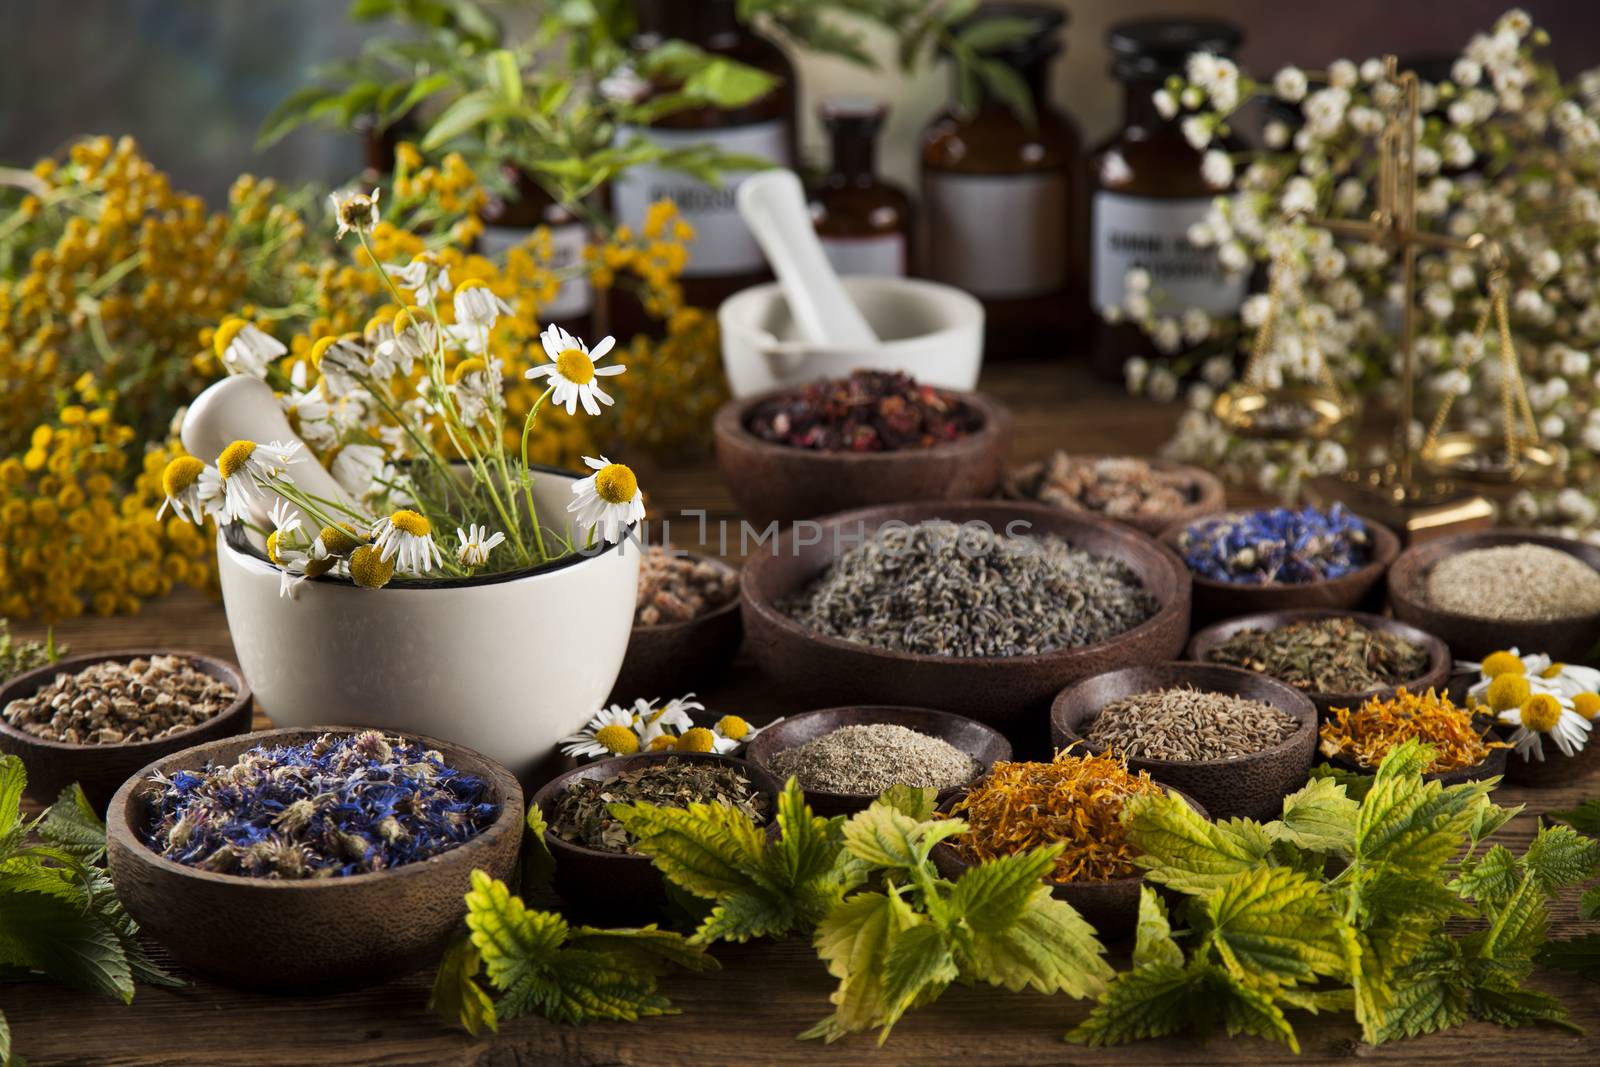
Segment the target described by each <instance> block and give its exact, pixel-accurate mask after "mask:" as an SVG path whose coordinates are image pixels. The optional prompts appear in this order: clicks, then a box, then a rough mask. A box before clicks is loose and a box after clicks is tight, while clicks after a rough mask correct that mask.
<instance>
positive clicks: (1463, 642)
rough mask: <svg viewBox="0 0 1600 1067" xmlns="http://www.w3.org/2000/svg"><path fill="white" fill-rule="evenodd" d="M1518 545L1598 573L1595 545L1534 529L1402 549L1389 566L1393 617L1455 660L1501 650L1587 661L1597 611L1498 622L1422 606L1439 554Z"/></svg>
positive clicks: (1599, 628)
mask: <svg viewBox="0 0 1600 1067" xmlns="http://www.w3.org/2000/svg"><path fill="white" fill-rule="evenodd" d="M1523 543H1529V544H1535V545H1544V546H1545V547H1547V548H1554V549H1557V550H1558V551H1561V552H1565V553H1567V554H1568V555H1572V556H1576V557H1578V558H1579V559H1581V560H1583V561H1584V562H1585V563H1587V564H1588V565H1589V566H1590V567H1593V568H1595V569H1596V570H1600V546H1597V545H1591V544H1586V543H1584V542H1583V541H1577V540H1574V539H1572V538H1570V537H1557V536H1555V535H1553V534H1544V533H1538V532H1536V531H1534V530H1492V531H1485V532H1482V533H1465V534H1459V535H1457V536H1455V537H1445V538H1440V539H1439V540H1437V541H1425V542H1423V543H1422V544H1420V545H1412V546H1411V547H1410V548H1408V549H1406V550H1405V551H1404V552H1402V553H1401V554H1400V557H1399V558H1398V559H1396V560H1395V561H1394V566H1392V567H1391V568H1389V603H1390V605H1391V606H1392V607H1393V608H1394V616H1395V618H1397V619H1399V620H1400V621H1401V622H1409V623H1410V624H1411V625H1413V626H1416V627H1418V628H1419V629H1423V630H1426V631H1428V632H1429V633H1431V634H1438V635H1439V636H1440V637H1441V638H1443V639H1444V641H1445V643H1446V644H1448V645H1449V646H1450V651H1451V652H1452V653H1453V654H1454V655H1455V656H1456V658H1457V659H1463V660H1481V659H1483V657H1485V656H1487V655H1488V654H1489V653H1491V652H1495V651H1498V650H1500V649H1503V648H1520V649H1522V650H1523V651H1525V652H1546V653H1549V655H1550V656H1551V658H1552V659H1556V660H1568V661H1571V662H1573V663H1579V662H1587V660H1588V655H1589V652H1590V651H1591V650H1592V649H1593V648H1594V647H1595V643H1596V641H1600V613H1596V614H1593V615H1583V616H1580V617H1578V618H1575V619H1557V620H1554V621H1549V622H1539V621H1523V622H1516V621H1504V622H1502V621H1497V620H1494V619H1480V618H1475V617H1473V616H1471V615H1461V614H1457V613H1456V612H1453V611H1441V610H1439V609H1438V608H1435V607H1433V606H1432V605H1430V604H1429V603H1428V601H1427V598H1426V596H1425V594H1424V583H1425V581H1426V580H1427V576H1428V571H1429V569H1430V568H1432V567H1433V565H1434V564H1435V563H1438V562H1439V561H1440V560H1441V559H1443V558H1444V557H1445V556H1450V555H1455V554H1456V553H1459V552H1469V551H1471V550H1473V549H1478V548H1493V547H1495V546H1497V545H1516V544H1523Z"/></svg>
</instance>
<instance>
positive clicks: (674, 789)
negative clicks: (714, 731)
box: [549, 759, 769, 855]
mask: <svg viewBox="0 0 1600 1067" xmlns="http://www.w3.org/2000/svg"><path fill="white" fill-rule="evenodd" d="M612 804H655V805H658V806H660V807H664V808H687V807H688V806H689V805H690V804H722V805H725V806H727V807H731V808H736V809H738V810H739V811H741V812H743V813H744V814H745V815H746V816H748V817H749V818H750V819H751V820H752V821H754V822H757V823H760V822H765V821H766V818H767V815H768V814H769V812H768V803H767V798H766V796H765V794H763V793H762V792H761V791H760V790H758V789H756V787H755V786H754V785H753V784H751V782H750V779H749V778H747V777H745V775H744V773H743V772H741V771H740V770H739V769H738V768H737V767H732V766H729V765H728V764H725V763H715V762H712V761H709V760H679V759H669V760H667V761H666V762H664V763H646V764H641V765H640V766H638V767H633V768H629V769H627V770H623V771H619V772H618V773H616V774H614V775H612V776H610V777H609V778H603V779H602V778H583V779H579V780H578V781H575V782H573V783H572V785H571V786H570V787H568V789H567V790H566V792H564V793H562V794H561V796H560V797H558V798H557V799H556V802H555V805H554V808H555V810H554V811H553V812H551V814H550V819H549V823H550V831H551V832H552V833H554V834H555V835H556V836H557V837H560V838H562V839H563V840H566V841H571V842H572V843H574V844H578V845H587V846H588V847H589V848H597V849H601V850H602V851H605V852H625V853H628V854H629V855H637V854H638V853H637V852H635V850H634V847H633V837H632V835H630V834H629V833H628V831H627V830H625V829H623V826H622V823H621V822H620V821H619V820H618V819H616V818H615V817H614V816H613V815H612V814H611V812H610V810H609V809H610V807H611V805H612Z"/></svg>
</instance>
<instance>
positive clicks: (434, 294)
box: [383, 252, 450, 305]
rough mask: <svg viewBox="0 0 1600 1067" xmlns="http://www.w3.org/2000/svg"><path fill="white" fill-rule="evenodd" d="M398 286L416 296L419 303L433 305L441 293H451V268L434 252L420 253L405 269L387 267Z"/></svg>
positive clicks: (385, 268) (413, 257)
mask: <svg viewBox="0 0 1600 1067" xmlns="http://www.w3.org/2000/svg"><path fill="white" fill-rule="evenodd" d="M383 269H384V270H385V271H386V272H388V275H389V277H391V278H393V279H394V282H395V284H396V285H398V286H400V287H402V288H405V289H410V290H411V291H412V292H413V293H415V294H416V297H417V303H419V304H427V305H432V304H433V302H434V301H435V300H437V299H438V297H439V294H440V293H448V292H449V291H450V268H449V267H447V266H445V265H444V264H443V263H441V262H439V257H438V256H436V255H434V254H433V253H432V252H418V253H417V254H416V255H414V256H412V257H411V262H410V263H407V264H406V265H405V266H403V267H399V266H385V267H384V268H383Z"/></svg>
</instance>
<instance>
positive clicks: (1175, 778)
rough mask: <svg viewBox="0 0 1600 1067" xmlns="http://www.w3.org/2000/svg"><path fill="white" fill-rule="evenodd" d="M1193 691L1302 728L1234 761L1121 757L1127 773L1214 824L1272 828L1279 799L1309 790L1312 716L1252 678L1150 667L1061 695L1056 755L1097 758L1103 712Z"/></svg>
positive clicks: (1233, 672)
mask: <svg viewBox="0 0 1600 1067" xmlns="http://www.w3.org/2000/svg"><path fill="white" fill-rule="evenodd" d="M1181 685H1192V686H1194V687H1195V688H1196V689H1201V690H1204V691H1206V692H1209V693H1226V694H1228V695H1230V696H1237V697H1243V698H1245V699H1247V700H1259V701H1261V702H1262V703H1264V704H1270V705H1272V706H1273V707H1275V708H1277V709H1278V710H1279V711H1281V712H1284V713H1285V714H1287V715H1291V716H1293V717H1294V718H1295V719H1297V720H1299V723H1300V728H1299V729H1298V730H1296V731H1295V732H1294V733H1293V734H1291V735H1290V736H1289V739H1288V740H1286V741H1283V742H1281V743H1279V744H1277V745H1274V746H1272V747H1271V748H1267V749H1263V750H1261V751H1260V752H1254V753H1251V754H1250V755H1248V756H1239V757H1237V758H1235V759H1208V760H1164V759H1139V758H1135V757H1132V756H1129V757H1126V758H1127V763H1128V770H1130V771H1133V772H1135V773H1137V772H1139V771H1148V772H1149V774H1150V777H1151V778H1153V779H1155V780H1156V781H1158V782H1160V783H1161V784H1163V785H1170V786H1173V787H1175V788H1177V789H1180V790H1182V791H1183V792H1184V793H1186V794H1187V795H1189V796H1191V797H1193V798H1194V799H1195V800H1197V801H1199V802H1200V804H1202V805H1204V807H1205V809H1206V811H1208V812H1210V813H1211V816H1212V818H1216V819H1231V818H1234V817H1242V818H1246V819H1257V820H1260V821H1263V822H1265V821H1269V820H1271V819H1275V818H1277V817H1278V816H1279V815H1281V814H1282V813H1283V798H1284V797H1286V796H1288V795H1289V794H1290V793H1292V792H1294V791H1295V790H1296V789H1299V788H1300V787H1301V786H1303V785H1305V784H1306V779H1307V778H1308V777H1309V776H1310V774H1311V764H1312V762H1313V761H1314V760H1315V758H1316V751H1317V709H1316V706H1315V705H1314V704H1312V703H1311V701H1310V700H1309V699H1308V698H1307V697H1306V695H1305V694H1304V693H1302V692H1300V691H1299V690H1298V689H1295V688H1294V687H1293V686H1289V685H1285V684H1284V683H1283V682H1280V681H1278V680H1276V679H1274V678H1267V677H1264V676H1263V675H1260V674H1256V673H1255V672H1254V671H1246V670H1240V669H1238V668H1237V667H1219V666H1214V665H1211V664H1203V663H1152V664H1149V665H1148V666H1141V667H1128V668H1125V669H1123V670H1120V671H1112V672H1110V673H1108V674H1101V675H1096V676H1095V677H1093V678H1086V679H1084V680H1083V681H1081V682H1079V683H1077V684H1076V685H1072V686H1068V687H1067V688H1066V689H1063V690H1062V691H1061V693H1060V694H1059V695H1058V696H1057V697H1056V699H1055V703H1054V704H1053V705H1052V706H1051V708H1050V734H1051V738H1052V740H1054V742H1055V744H1056V747H1058V748H1065V747H1067V746H1068V745H1073V744H1080V745H1082V747H1083V748H1084V749H1085V750H1086V751H1088V752H1093V753H1096V754H1099V753H1102V752H1104V751H1105V750H1106V748H1107V746H1105V745H1101V744H1096V743H1094V742H1092V741H1089V740H1087V739H1086V738H1085V736H1084V735H1085V734H1086V732H1087V730H1088V728H1089V724H1090V723H1091V722H1092V721H1093V720H1094V718H1095V716H1097V715H1099V714H1100V709H1102V708H1104V707H1105V706H1106V705H1107V704H1110V703H1111V702H1113V701H1115V700H1120V699H1122V698H1123V697H1130V696H1135V695H1137V694H1139V693H1148V692H1151V691H1152V690H1156V689H1166V688H1169V687H1171V686H1181Z"/></svg>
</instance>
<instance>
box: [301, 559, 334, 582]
mask: <svg viewBox="0 0 1600 1067" xmlns="http://www.w3.org/2000/svg"><path fill="white" fill-rule="evenodd" d="M337 562H338V561H337V560H335V559H334V558H333V557H332V556H324V557H323V558H321V559H308V560H306V577H307V578H319V577H321V576H322V575H324V574H327V573H328V572H329V571H331V570H333V565H334V564H335V563H337Z"/></svg>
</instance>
